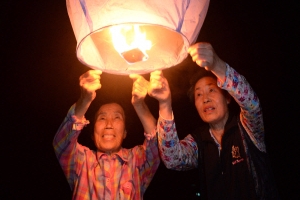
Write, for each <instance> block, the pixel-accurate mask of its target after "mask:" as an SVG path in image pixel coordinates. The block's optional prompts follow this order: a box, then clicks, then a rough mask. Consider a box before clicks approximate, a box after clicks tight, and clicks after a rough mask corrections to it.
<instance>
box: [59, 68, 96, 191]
mask: <svg viewBox="0 0 300 200" xmlns="http://www.w3.org/2000/svg"><path fill="white" fill-rule="evenodd" d="M100 74H101V71H96V70H90V71H88V72H86V73H85V74H83V75H82V76H80V78H79V82H80V87H81V96H80V98H79V100H78V101H77V103H76V104H74V105H73V106H72V107H71V108H70V110H69V112H68V114H67V116H66V118H65V119H64V121H63V123H62V124H61V125H60V127H59V129H58V131H57V132H56V134H55V137H54V139H53V148H54V152H55V154H56V157H57V159H58V161H59V163H60V165H61V167H62V170H63V172H64V174H65V176H66V178H67V180H68V183H69V185H70V187H71V189H72V190H73V188H74V183H75V179H76V178H78V174H77V173H78V171H80V170H78V169H80V166H79V165H78V160H80V161H83V160H84V159H85V158H83V155H84V154H80V153H78V152H83V150H84V149H86V148H87V147H84V146H82V145H80V144H79V143H77V138H78V136H79V134H80V132H81V130H82V128H83V127H84V126H85V125H86V124H88V123H89V122H88V121H87V120H85V118H84V114H85V113H86V111H87V109H88V107H89V106H90V104H91V102H92V101H93V99H94V98H95V96H96V93H95V91H96V90H97V89H99V88H101V84H100ZM78 156H81V158H78ZM81 163H82V162H81Z"/></svg>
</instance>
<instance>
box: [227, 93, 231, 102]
mask: <svg viewBox="0 0 300 200" xmlns="http://www.w3.org/2000/svg"><path fill="white" fill-rule="evenodd" d="M231 98H232V97H231V96H230V94H229V93H227V95H226V102H227V104H230V102H231Z"/></svg>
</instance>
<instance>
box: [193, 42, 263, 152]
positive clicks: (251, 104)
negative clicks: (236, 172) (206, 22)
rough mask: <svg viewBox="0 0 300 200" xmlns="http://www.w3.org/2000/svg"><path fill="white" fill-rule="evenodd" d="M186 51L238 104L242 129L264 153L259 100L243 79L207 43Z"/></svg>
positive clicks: (198, 44) (201, 43) (197, 44)
mask: <svg viewBox="0 0 300 200" xmlns="http://www.w3.org/2000/svg"><path fill="white" fill-rule="evenodd" d="M188 51H189V53H190V55H191V57H192V59H193V61H194V62H196V63H197V64H198V65H199V66H200V67H204V68H205V69H206V70H209V71H211V72H213V73H214V74H215V75H216V76H217V78H218V82H219V83H218V85H219V87H220V88H222V89H224V90H227V91H228V93H229V94H230V95H231V96H232V97H233V98H234V100H235V101H236V102H237V103H238V104H239V106H240V108H241V115H240V119H241V123H242V125H243V127H244V128H245V130H246V131H247V133H248V135H249V136H250V138H251V140H252V141H253V143H254V144H255V145H256V147H257V148H258V149H259V150H261V151H266V149H265V143H264V123H263V116H262V110H261V107H260V103H259V99H258V97H257V95H256V94H255V92H254V91H253V89H252V87H251V86H250V84H249V83H248V82H247V80H246V79H245V77H244V76H242V75H240V74H239V73H238V72H237V71H235V70H234V69H233V68H231V67H230V66H229V65H228V64H226V63H225V62H224V61H223V60H221V59H220V58H219V57H218V55H217V54H216V53H215V51H214V49H213V47H212V46H211V45H210V44H209V43H204V42H200V43H196V44H194V45H192V46H191V47H190V48H189V50H188Z"/></svg>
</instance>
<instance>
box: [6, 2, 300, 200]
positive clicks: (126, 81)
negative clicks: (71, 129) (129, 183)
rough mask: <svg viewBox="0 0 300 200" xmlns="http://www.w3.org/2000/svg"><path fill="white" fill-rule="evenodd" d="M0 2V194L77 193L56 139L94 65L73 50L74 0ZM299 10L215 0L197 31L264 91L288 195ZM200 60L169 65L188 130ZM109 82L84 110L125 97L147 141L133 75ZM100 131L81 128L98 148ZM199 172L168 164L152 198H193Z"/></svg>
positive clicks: (181, 122)
mask: <svg viewBox="0 0 300 200" xmlns="http://www.w3.org/2000/svg"><path fill="white" fill-rule="evenodd" d="M286 2H287V1H286ZM1 8H2V9H1V10H2V11H1V15H0V20H1V21H0V25H1V32H0V36H1V37H0V38H1V40H0V41H1V43H0V47H1V59H0V61H1V65H0V66H1V78H0V81H1V82H0V83H1V111H2V112H1V125H0V127H1V137H0V138H1V139H0V142H1V143H0V148H1V149H0V152H1V157H0V158H1V164H0V166H1V173H0V174H1V175H0V184H1V185H0V199H57V200H65V199H71V196H72V193H71V190H70V188H69V185H68V184H67V181H66V179H65V177H64V174H63V172H62V170H61V168H60V165H59V163H58V161H57V159H56V157H55V155H54V151H53V148H52V140H53V137H54V135H55V133H56V131H57V129H58V127H59V126H60V124H61V122H62V120H63V119H64V117H65V115H66V114H67V111H68V109H69V108H70V106H71V105H72V104H73V103H75V102H76V100H77V99H78V98H79V95H80V89H79V85H78V78H79V76H80V75H81V74H83V73H84V72H86V71H87V70H89V68H88V67H86V66H84V65H83V64H81V63H80V62H79V61H78V59H77V57H76V55H75V49H76V40H75V36H74V33H73V30H72V27H71V24H70V21H69V17H68V14H67V9H66V3H65V1H63V0H62V1H58V0H56V1H53V0H36V1H1ZM296 10H297V9H296V7H295V6H294V5H290V3H289V4H287V3H285V4H283V3H278V2H277V3H276V2H275V1H262V0H260V1H258V0H256V1H238V0H234V1H227V0H212V1H211V4H210V7H209V10H208V14H207V17H206V19H205V22H204V25H203V27H202V29H201V31H200V34H199V37H198V41H205V42H209V43H211V44H212V46H213V47H214V49H215V51H216V53H217V54H218V55H219V57H220V58H221V59H223V60H224V61H226V62H227V63H229V65H230V66H232V67H233V68H235V69H236V70H237V71H238V72H239V73H241V74H243V75H244V76H245V77H246V79H247V80H248V81H249V82H250V84H251V86H252V87H253V89H254V90H255V91H256V93H257V94H258V97H259V99H260V101H261V104H262V108H263V114H264V122H265V130H266V135H265V140H266V145H267V151H268V152H269V155H270V158H271V162H272V167H273V172H274V175H275V179H276V183H277V185H278V190H279V193H280V195H281V197H282V199H300V195H299V191H300V184H299V178H300V177H299V171H298V170H297V169H299V167H300V166H299V164H298V163H299V153H300V151H299V148H300V147H299V136H298V135H299V128H298V127H297V125H298V124H299V122H298V121H299V120H297V119H299V117H296V115H298V113H299V112H298V111H299V104H297V103H298V102H295V100H296V99H297V98H298V99H299V97H297V93H298V92H299V87H298V86H299V80H298V77H299V76H297V75H298V74H297V71H298V70H297V68H299V66H300V65H299V58H297V59H296V56H298V57H299V55H298V54H299V50H298V51H297V50H296V49H297V48H295V47H296V46H297V45H296V43H295V42H296V39H297V38H299V31H298V30H297V31H298V32H297V31H296V24H297V23H298V25H297V27H299V20H298V18H296V16H297V13H296ZM298 11H299V9H298ZM296 22H297V23H296ZM196 69H197V66H195V64H194V63H193V62H192V60H191V57H187V59H186V60H184V61H183V62H182V63H181V64H179V65H177V66H174V67H172V68H169V69H166V70H164V71H163V72H164V74H165V76H166V77H167V79H168V80H169V83H170V87H171V90H172V99H173V111H174V115H175V120H176V124H177V129H178V132H179V137H180V138H181V139H182V138H183V137H185V136H186V135H187V134H188V133H190V131H192V130H193V129H194V128H195V127H196V126H197V124H199V123H201V122H200V119H199V117H198V115H197V113H196V111H195V109H194V106H193V105H192V104H191V103H190V102H189V101H188V98H187V95H186V91H187V89H188V85H189V78H190V77H191V75H192V74H193V73H194V72H195V70H196ZM145 78H149V75H148V74H146V75H145ZM101 83H102V89H101V90H99V91H97V97H96V99H95V100H94V102H93V103H92V105H91V107H90V109H89V110H88V112H87V114H86V118H88V119H90V120H91V121H93V115H94V112H95V111H96V109H97V108H98V107H99V105H101V104H102V103H105V102H109V101H121V102H122V104H123V105H124V108H125V112H126V114H127V124H126V125H127V131H128V133H129V135H128V136H127V138H126V139H125V140H124V143H123V146H124V147H126V148H131V147H133V146H135V145H138V144H142V142H143V139H144V137H143V128H142V125H141V124H140V122H139V120H138V117H137V115H136V114H135V112H134V109H133V107H132V105H131V103H130V99H131V87H132V80H131V79H130V78H129V77H128V76H124V75H112V74H107V73H103V74H102V76H101ZM297 87H298V88H297ZM146 102H147V103H148V105H149V107H150V109H151V111H152V113H153V115H154V116H155V117H157V116H158V104H157V102H156V100H153V99H151V98H149V97H147V98H146ZM297 109H298V111H297ZM92 131H93V126H92V125H89V126H88V127H86V128H85V129H84V130H83V132H82V134H81V136H80V137H79V142H80V143H81V144H83V145H86V146H88V147H90V148H94V146H93V143H92V140H91V139H90V136H89V133H91V132H92ZM196 176H197V171H196V170H191V171H187V172H176V171H172V170H167V169H166V168H165V167H164V165H163V164H161V166H160V167H159V170H158V171H157V173H156V175H155V177H154V179H153V181H152V182H151V184H150V186H149V188H148V190H147V191H146V194H145V196H144V199H145V200H149V199H180V200H181V199H192V198H193V195H194V193H195V187H194V185H195V184H197V180H196V179H195V177H196Z"/></svg>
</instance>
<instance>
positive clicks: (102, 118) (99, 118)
mask: <svg viewBox="0 0 300 200" xmlns="http://www.w3.org/2000/svg"><path fill="white" fill-rule="evenodd" d="M97 120H105V117H104V116H98V118H97Z"/></svg>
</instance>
